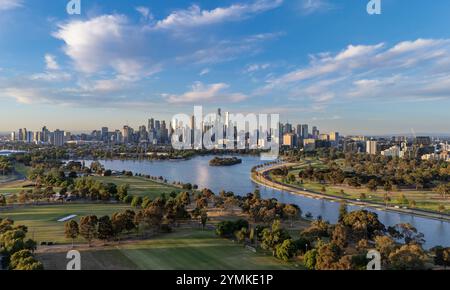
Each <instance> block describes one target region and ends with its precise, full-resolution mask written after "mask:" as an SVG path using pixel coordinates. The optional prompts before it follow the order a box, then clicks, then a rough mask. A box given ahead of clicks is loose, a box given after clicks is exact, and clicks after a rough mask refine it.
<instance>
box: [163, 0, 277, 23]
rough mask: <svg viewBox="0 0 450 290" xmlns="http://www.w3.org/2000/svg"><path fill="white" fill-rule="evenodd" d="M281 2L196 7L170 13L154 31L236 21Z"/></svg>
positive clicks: (275, 6) (261, 1) (272, 0)
mask: <svg viewBox="0 0 450 290" xmlns="http://www.w3.org/2000/svg"><path fill="white" fill-rule="evenodd" d="M282 3H283V0H256V1H254V2H250V3H240V4H232V5H231V6H228V7H218V8H215V9H212V10H202V9H201V8H200V7H199V6H198V5H192V6H191V7H189V8H188V9H184V10H177V11H174V12H172V13H171V14H170V15H169V16H167V17H166V18H164V19H162V20H159V21H158V22H157V23H156V25H155V27H154V28H155V29H186V28H192V27H199V26H205V25H213V24H218V23H223V22H230V21H236V20H240V19H243V18H247V17H250V16H252V15H255V14H259V13H262V12H265V11H268V10H271V9H275V8H277V7H279V6H280V5H281V4H282Z"/></svg>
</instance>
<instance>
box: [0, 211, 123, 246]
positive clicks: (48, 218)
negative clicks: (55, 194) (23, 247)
mask: <svg viewBox="0 0 450 290" xmlns="http://www.w3.org/2000/svg"><path fill="white" fill-rule="evenodd" d="M129 208H130V207H129V206H128V205H125V204H65V205H51V206H27V207H18V208H15V209H13V210H1V209H0V217H1V218H9V219H12V220H14V222H15V224H16V225H25V226H27V227H28V237H29V238H32V239H34V240H36V241H37V242H38V243H40V242H42V241H45V242H55V243H71V241H70V240H68V239H66V238H65V237H64V222H58V220H59V219H61V218H63V217H66V216H69V215H72V214H75V215H77V217H76V218H75V220H76V221H79V218H80V217H81V216H85V215H91V214H95V215H97V216H99V217H100V216H104V215H111V214H112V213H114V212H118V211H123V210H126V209H129ZM79 241H80V242H85V241H84V240H83V239H81V238H80V240H79Z"/></svg>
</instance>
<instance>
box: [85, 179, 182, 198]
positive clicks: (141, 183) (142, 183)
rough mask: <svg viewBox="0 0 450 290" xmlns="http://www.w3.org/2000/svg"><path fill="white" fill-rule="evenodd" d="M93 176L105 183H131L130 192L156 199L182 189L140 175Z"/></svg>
mask: <svg viewBox="0 0 450 290" xmlns="http://www.w3.org/2000/svg"><path fill="white" fill-rule="evenodd" d="M93 178H94V179H95V180H98V181H101V182H103V183H115V184H117V185H121V184H129V185H130V190H129V193H130V194H132V195H138V196H142V197H144V196H148V197H150V198H151V199H154V198H156V197H158V196H160V195H161V194H163V193H165V194H166V195H167V196H168V195H169V194H170V193H171V192H172V191H176V192H180V191H182V190H181V189H180V188H178V187H175V186H172V185H171V184H163V183H159V182H155V181H153V180H150V179H147V178H145V177H139V176H133V177H128V176H95V177H93Z"/></svg>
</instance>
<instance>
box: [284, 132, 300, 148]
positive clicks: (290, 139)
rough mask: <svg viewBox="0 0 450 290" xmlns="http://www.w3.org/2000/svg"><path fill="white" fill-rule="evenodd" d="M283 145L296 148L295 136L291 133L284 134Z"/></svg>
mask: <svg viewBox="0 0 450 290" xmlns="http://www.w3.org/2000/svg"><path fill="white" fill-rule="evenodd" d="M283 145H284V146H288V147H291V148H292V147H295V146H297V135H295V134H293V133H285V134H284V135H283Z"/></svg>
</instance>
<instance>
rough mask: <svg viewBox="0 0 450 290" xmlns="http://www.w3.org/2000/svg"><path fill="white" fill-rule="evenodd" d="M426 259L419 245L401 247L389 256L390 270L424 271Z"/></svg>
mask: <svg viewBox="0 0 450 290" xmlns="http://www.w3.org/2000/svg"><path fill="white" fill-rule="evenodd" d="M426 261H427V257H426V255H425V253H424V251H423V250H422V248H421V247H420V246H419V245H414V244H412V245H403V246H402V247H401V248H399V249H398V250H396V251H394V252H392V253H391V254H390V255H389V268H390V269H392V270H424V269H426V267H425V263H426Z"/></svg>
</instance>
